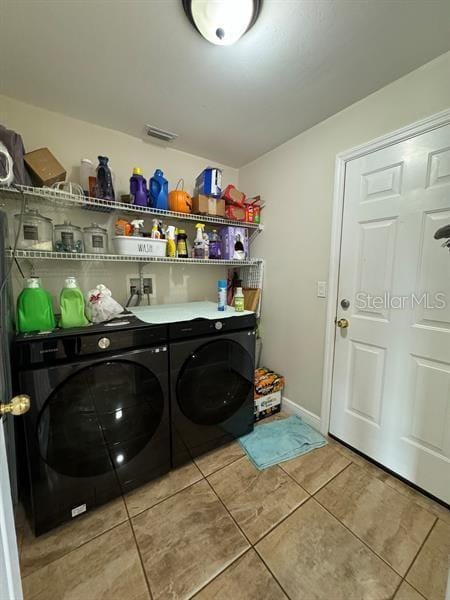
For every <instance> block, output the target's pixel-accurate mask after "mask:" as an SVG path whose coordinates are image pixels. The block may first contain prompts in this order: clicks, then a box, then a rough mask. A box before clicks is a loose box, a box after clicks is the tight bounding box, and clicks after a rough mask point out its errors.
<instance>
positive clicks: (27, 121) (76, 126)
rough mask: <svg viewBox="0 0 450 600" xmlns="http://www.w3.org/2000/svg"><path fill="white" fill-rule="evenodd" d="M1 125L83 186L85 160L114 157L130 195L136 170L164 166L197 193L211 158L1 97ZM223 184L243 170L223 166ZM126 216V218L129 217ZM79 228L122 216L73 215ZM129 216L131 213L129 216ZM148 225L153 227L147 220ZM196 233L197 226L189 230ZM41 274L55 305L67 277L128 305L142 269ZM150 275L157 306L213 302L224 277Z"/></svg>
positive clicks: (179, 269) (216, 271)
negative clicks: (44, 150)
mask: <svg viewBox="0 0 450 600" xmlns="http://www.w3.org/2000/svg"><path fill="white" fill-rule="evenodd" d="M0 123H1V124H3V125H5V126H6V127H9V128H11V129H14V130H15V131H17V132H19V133H20V134H21V135H22V137H23V140H24V143H25V147H26V149H27V150H33V149H35V148H40V147H42V146H47V147H48V148H50V150H51V151H52V152H53V154H54V155H55V156H56V157H57V158H58V160H59V161H60V162H61V163H62V164H63V165H64V167H65V168H66V170H67V174H68V179H69V180H71V181H76V182H78V180H79V165H80V160H81V158H90V159H91V160H92V161H95V164H96V159H97V155H99V154H105V155H107V156H109V158H110V164H111V168H112V169H113V171H114V174H115V178H116V191H118V192H119V193H128V187H129V178H130V175H131V172H132V169H133V167H135V166H140V167H141V168H142V169H143V172H144V175H145V177H146V178H148V177H150V176H151V175H152V174H153V172H154V170H155V169H156V168H161V169H163V171H164V174H165V176H166V177H167V179H168V180H169V189H172V188H174V187H175V185H176V183H177V181H178V179H180V178H184V180H185V183H186V189H187V191H189V192H190V193H191V192H192V188H193V184H194V180H195V177H196V176H197V175H198V174H199V173H200V172H201V171H202V170H203V169H204V168H205V167H206V166H208V165H209V164H211V163H210V161H208V159H205V158H201V157H199V156H193V155H191V154H186V153H184V152H178V151H176V150H172V149H168V148H164V147H160V146H155V145H152V144H149V143H146V142H144V141H142V140H140V139H138V138H134V137H131V136H129V135H126V134H124V133H121V132H118V131H114V130H111V129H106V128H104V127H99V126H97V125H92V124H91V123H86V122H84V121H79V120H77V119H72V118H70V117H66V116H65V115H62V114H58V113H54V112H50V111H47V110H44V109H42V108H38V107H35V106H31V105H29V104H24V103H22V102H19V101H17V100H14V99H12V98H7V97H5V96H0ZM218 166H222V169H223V181H224V183H234V184H235V185H237V183H238V171H237V170H236V169H232V168H229V167H226V166H223V165H218ZM6 208H7V212H8V213H9V214H10V215H12V214H14V213H15V212H17V209H18V204H17V203H15V202H12V201H7V205H6ZM40 211H41V213H42V214H44V215H46V216H50V217H51V218H52V219H53V222H54V224H57V223H62V222H63V220H64V218H67V216H68V214H67V213H66V211H64V210H54V209H53V208H50V207H49V206H45V205H42V206H41V207H40ZM124 216H127V215H124ZM69 218H70V219H71V221H72V222H73V223H74V224H77V225H81V226H86V225H89V224H90V223H91V222H92V221H93V220H95V221H96V222H98V223H99V224H100V225H102V226H107V227H108V228H109V230H110V232H112V227H113V224H114V221H115V219H116V218H117V214H116V213H113V214H111V215H108V214H104V213H98V212H95V213H94V212H91V211H86V210H82V209H72V210H71V211H70V217H69ZM128 218H129V215H128ZM146 226H148V227H150V226H151V223H150V222H149V221H148V222H147V221H146ZM186 229H188V230H189V231H190V232H192V234H193V227H192V226H190V227H189V226H187V227H186ZM22 264H23V268H24V270H25V274H26V275H28V274H29V273H30V268H29V267H30V265H29V264H27V263H25V261H22ZM34 267H35V269H36V274H39V275H41V276H42V277H43V280H44V282H45V286H46V288H47V289H48V290H49V291H50V292H51V293H52V294H53V297H54V301H55V306H56V301H57V297H58V295H59V291H60V289H61V286H62V283H63V277H62V276H63V275H65V274H67V273H74V274H76V275H77V276H78V277H79V279H80V285H81V287H82V289H83V290H85V291H87V290H88V289H90V288H92V286H93V285H96V284H97V283H104V284H105V285H108V286H109V287H111V289H112V291H113V294H114V296H115V297H116V298H117V299H118V300H119V301H120V302H124V301H125V299H126V297H127V286H126V282H127V276H128V275H132V276H134V275H136V274H137V271H138V270H137V267H136V265H134V264H133V263H126V264H118V263H91V264H86V263H83V264H81V263H78V264H77V263H70V264H68V263H67V262H61V263H50V262H48V261H35V263H34ZM145 273H148V274H152V275H154V276H155V283H156V298H155V299H154V301H155V302H157V303H175V302H184V301H188V300H204V299H209V300H214V299H215V298H216V288H217V284H216V280H217V279H219V278H221V277H223V276H224V275H225V269H224V268H222V267H212V266H205V267H203V266H202V267H195V266H191V265H187V266H181V265H180V266H168V265H149V266H146V267H145ZM13 281H14V288H15V293H16V294H17V291H18V290H19V289H20V288H21V286H22V279H21V277H20V276H19V274H18V271H17V269H14V278H13Z"/></svg>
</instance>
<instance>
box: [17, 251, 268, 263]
mask: <svg viewBox="0 0 450 600" xmlns="http://www.w3.org/2000/svg"><path fill="white" fill-rule="evenodd" d="M6 255H7V256H8V257H10V258H28V259H39V260H75V261H98V262H102V261H103V262H135V263H136V262H139V263H168V264H173V265H210V266H221V267H231V266H235V267H245V266H247V267H250V266H255V265H259V264H261V263H262V262H263V259H261V258H249V259H247V260H216V259H198V258H168V257H166V256H141V255H137V256H127V255H123V254H84V253H83V254H77V253H75V252H73V253H72V252H49V251H45V250H16V251H15V253H14V256H13V252H12V250H11V249H7V250H6Z"/></svg>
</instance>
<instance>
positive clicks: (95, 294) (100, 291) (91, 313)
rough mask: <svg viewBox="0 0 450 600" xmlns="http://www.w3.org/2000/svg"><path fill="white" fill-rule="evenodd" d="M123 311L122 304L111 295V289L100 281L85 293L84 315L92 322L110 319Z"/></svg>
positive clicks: (102, 321)
mask: <svg viewBox="0 0 450 600" xmlns="http://www.w3.org/2000/svg"><path fill="white" fill-rule="evenodd" d="M121 312H123V308H122V306H120V304H119V303H118V302H116V300H114V298H112V296H111V290H109V289H108V288H107V287H106V286H104V285H102V284H101V283H100V284H99V285H98V286H97V287H96V288H95V290H90V291H89V292H88V293H87V294H86V317H87V318H88V319H89V321H92V323H104V322H105V321H110V320H111V319H113V318H114V317H116V316H117V315H120V313H121Z"/></svg>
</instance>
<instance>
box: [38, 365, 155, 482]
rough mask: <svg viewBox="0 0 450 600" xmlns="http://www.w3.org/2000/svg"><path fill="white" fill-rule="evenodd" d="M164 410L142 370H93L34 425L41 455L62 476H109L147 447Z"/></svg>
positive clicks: (65, 389)
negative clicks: (109, 473) (110, 472)
mask: <svg viewBox="0 0 450 600" xmlns="http://www.w3.org/2000/svg"><path fill="white" fill-rule="evenodd" d="M163 410H164V398H163V391H162V389H161V386H160V383H159V381H158V379H157V377H156V376H155V375H154V374H153V373H151V371H149V370H148V369H146V368H145V367H143V366H141V365H139V364H135V363H131V362H127V361H108V362H103V363H99V364H96V365H91V366H89V367H86V368H84V369H81V370H80V371H77V373H75V374H74V375H72V376H71V377H69V378H68V379H66V380H65V381H64V382H63V383H62V384H61V385H60V386H59V387H58V388H56V390H55V391H54V392H53V393H52V394H51V395H50V396H49V398H48V400H47V402H46V403H45V405H44V407H43V409H42V411H41V414H40V416H39V420H38V426H37V436H38V444H39V448H40V453H41V456H42V458H43V459H44V460H45V461H46V463H47V464H48V465H49V466H50V467H52V468H53V469H54V470H55V471H57V472H58V473H62V474H64V475H69V476H72V477H89V476H95V475H101V474H103V473H107V472H108V471H111V470H113V469H115V468H118V467H121V466H123V465H125V464H126V463H127V462H129V461H130V460H131V459H132V458H134V457H135V456H136V455H137V454H138V453H139V452H140V451H141V450H142V449H143V448H144V447H145V446H146V445H147V443H148V442H149V440H150V439H151V438H152V436H153V435H154V433H155V431H156V430H157V429H158V426H159V424H160V422H161V419H162V416H163Z"/></svg>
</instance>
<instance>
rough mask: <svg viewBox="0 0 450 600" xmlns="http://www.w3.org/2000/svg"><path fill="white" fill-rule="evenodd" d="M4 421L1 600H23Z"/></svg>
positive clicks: (0, 435) (0, 431) (0, 433)
mask: <svg viewBox="0 0 450 600" xmlns="http://www.w3.org/2000/svg"><path fill="white" fill-rule="evenodd" d="M3 421H4V419H2V418H1V417H0V600H21V599H22V585H21V582H20V572H19V559H18V556H17V543H16V530H15V527H14V515H13V509H12V501H11V489H10V484H9V473H8V462H7V457H6V445H5V432H4V428H3Z"/></svg>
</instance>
